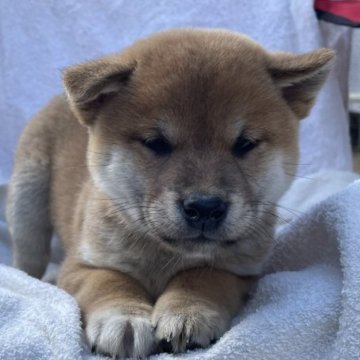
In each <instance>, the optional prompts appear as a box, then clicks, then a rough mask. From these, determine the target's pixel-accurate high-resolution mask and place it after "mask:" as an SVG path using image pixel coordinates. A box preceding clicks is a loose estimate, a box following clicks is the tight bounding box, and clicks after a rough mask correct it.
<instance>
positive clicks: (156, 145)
mask: <svg viewBox="0 0 360 360" xmlns="http://www.w3.org/2000/svg"><path fill="white" fill-rule="evenodd" d="M143 145H144V146H146V147H147V148H148V149H150V150H151V151H152V152H153V153H155V154H156V155H158V156H165V155H169V154H170V153H171V152H172V150H173V149H172V146H171V145H170V144H169V142H168V141H167V140H166V139H164V138H163V137H155V138H149V139H146V140H144V141H143Z"/></svg>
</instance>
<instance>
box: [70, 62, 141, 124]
mask: <svg viewBox="0 0 360 360" xmlns="http://www.w3.org/2000/svg"><path fill="white" fill-rule="evenodd" d="M135 67H136V63H135V62H124V61H121V58H120V57H116V56H112V57H105V58H101V59H98V60H95V61H91V62H88V63H85V64H80V65H75V66H73V67H70V68H69V69H66V70H65V71H64V74H63V81H64V85H65V89H66V92H67V95H68V99H69V102H70V105H71V107H72V109H73V111H74V112H75V114H76V115H77V117H78V118H79V120H80V122H81V123H83V124H85V125H91V124H92V121H93V119H94V118H95V113H96V111H97V110H98V109H99V108H100V107H101V106H102V105H103V103H104V102H105V101H106V100H108V99H109V98H111V97H113V96H114V95H116V94H118V93H119V92H120V91H122V90H124V89H125V88H126V87H127V85H128V82H129V81H130V77H131V75H132V73H133V72H134V70H135Z"/></svg>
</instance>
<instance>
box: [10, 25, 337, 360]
mask: <svg viewBox="0 0 360 360" xmlns="http://www.w3.org/2000/svg"><path fill="white" fill-rule="evenodd" d="M332 58H333V53H332V51H330V50H327V49H321V50H318V51H315V52H312V53H309V54H303V55H292V54H285V53H274V54H272V53H268V52H266V51H265V50H264V49H262V48H261V47H260V46H259V45H257V44H256V43H254V42H252V41H251V40H249V39H248V38H246V37H244V36H242V35H239V34H236V33H231V32H226V31H221V30H174V31H168V32H163V33H159V34H155V35H153V36H152V37H149V38H147V39H144V40H141V41H139V42H137V43H135V44H134V45H133V46H132V47H130V48H128V49H125V50H124V51H123V52H121V53H120V54H115V55H110V56H107V57H103V58H101V59H98V60H95V61H92V62H88V63H85V64H81V65H77V66H74V67H72V68H70V69H68V70H66V71H65V73H64V84H65V88H66V93H67V96H64V95H60V96H58V97H56V98H55V99H53V100H52V102H51V103H50V104H49V105H48V106H47V107H46V108H45V109H44V110H42V111H41V112H40V113H39V114H38V115H37V116H36V117H35V118H34V120H33V121H32V122H30V124H29V125H28V126H27V128H26V129H25V131H24V133H23V135H22V138H21V140H20V144H19V148H18V151H17V157H16V165H15V169H14V174H13V177H12V180H11V184H10V191H9V199H8V207H7V218H8V221H9V225H10V231H11V235H12V238H13V243H14V264H15V266H17V267H19V268H20V269H23V270H25V271H27V272H28V273H29V274H31V275H34V276H37V277H41V276H42V274H43V272H44V270H45V268H46V265H47V261H48V258H49V240H50V236H51V232H52V229H54V230H55V232H56V233H57V235H58V236H59V237H60V239H61V241H62V243H63V245H64V247H65V251H66V259H65V261H64V264H63V265H62V270H61V273H60V276H59V285H60V286H61V287H63V288H64V289H66V290H67V291H68V292H69V293H70V294H72V295H73V296H74V297H75V298H76V299H77V301H78V302H79V305H80V308H81V310H82V314H83V317H84V324H85V331H86V334H87V337H88V340H89V342H90V343H91V345H92V346H94V347H96V348H97V351H99V352H102V353H109V354H111V355H114V356H115V355H117V356H120V357H125V356H135V357H144V356H146V355H148V354H150V353H151V352H153V351H155V349H156V347H157V346H158V344H159V342H160V343H161V344H163V343H164V341H165V343H166V342H167V343H168V344H169V345H171V348H172V350H173V351H175V352H178V351H184V350H185V349H186V348H187V347H191V346H192V345H193V344H192V343H194V344H197V345H200V346H207V345H209V343H210V341H212V340H214V339H216V338H218V337H220V336H221V335H222V334H223V333H224V331H226V329H227V328H228V327H229V324H230V321H231V319H232V317H233V316H234V315H235V314H236V313H237V311H238V310H239V308H240V306H241V303H242V300H241V299H242V297H243V295H244V294H245V293H246V292H247V289H248V284H249V283H250V282H251V281H250V280H247V279H246V278H243V276H248V275H257V274H259V273H260V271H261V269H262V266H263V264H264V262H265V261H266V258H267V256H268V255H269V251H270V249H271V243H272V233H273V224H274V221H275V217H276V215H275V213H274V212H275V206H276V201H277V200H278V199H279V197H280V196H281V195H282V194H283V192H284V191H285V190H286V189H287V188H288V187H289V185H290V183H291V180H292V178H293V175H294V173H295V171H296V163H297V158H298V150H297V137H298V120H299V119H301V118H303V117H305V116H306V115H307V114H308V112H309V111H310V108H311V106H312V104H313V102H314V99H315V96H316V94H317V92H318V91H319V89H320V87H321V85H322V84H323V82H324V81H325V78H326V75H327V73H328V72H329V69H330V65H331V62H332V61H331V60H332ZM160 133H161V135H162V136H164V137H166V138H167V140H168V141H169V142H170V144H171V146H172V152H171V153H170V154H169V155H166V156H158V155H155V154H154V152H152V151H151V150H149V148H147V147H146V146H145V145H144V143H143V141H144V140H146V139H149V138H154V137H159V135H160ZM240 135H241V136H245V137H246V138H247V139H251V140H254V141H255V140H256V141H258V144H257V146H256V147H255V148H254V149H253V150H251V151H249V153H247V154H246V155H244V156H235V155H234V152H233V151H232V149H233V146H234V144H235V142H236V141H237V139H238V137H239V136H240ZM193 193H201V194H211V195H213V196H218V197H221V198H222V199H223V200H224V201H225V202H226V203H227V204H229V210H228V213H227V215H226V218H225V219H224V221H223V223H222V224H221V226H219V227H218V228H216V229H214V230H211V231H210V230H207V228H203V231H202V233H201V234H200V233H199V232H198V231H197V230H194V229H193V228H190V227H189V226H188V225H187V223H186V222H185V220H184V219H183V216H182V215H181V213H180V211H179V201H180V200H181V201H182V200H183V199H185V198H187V197H189V196H190V195H191V194H193ZM198 236H203V237H205V238H206V239H207V240H206V241H198V240H196V239H195V238H197V237H198ZM153 326H154V327H155V331H153Z"/></svg>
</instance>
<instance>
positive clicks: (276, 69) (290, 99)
mask: <svg viewBox="0 0 360 360" xmlns="http://www.w3.org/2000/svg"><path fill="white" fill-rule="evenodd" d="M334 59H335V52H334V51H333V50H331V49H319V50H316V51H313V52H309V53H306V54H302V55H294V54H288V53H270V54H269V57H268V71H269V72H270V75H271V77H272V78H273V80H274V82H275V84H276V85H277V86H278V87H279V88H280V90H281V93H282V96H283V98H284V99H285V101H286V102H287V103H288V105H289V107H290V108H291V110H292V111H293V112H294V114H295V115H296V116H297V117H298V118H299V119H303V118H304V117H306V116H307V115H308V114H309V112H310V110H311V107H312V105H313V104H314V101H315V98H316V95H317V94H318V92H319V90H320V88H321V87H322V85H323V84H324V82H325V80H326V78H327V76H328V74H329V72H330V70H331V68H332V65H333V63H334Z"/></svg>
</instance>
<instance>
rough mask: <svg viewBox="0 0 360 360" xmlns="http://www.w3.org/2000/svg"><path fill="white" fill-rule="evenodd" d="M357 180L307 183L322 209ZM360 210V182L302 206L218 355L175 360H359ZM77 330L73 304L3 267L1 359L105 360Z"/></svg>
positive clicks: (301, 189)
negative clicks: (321, 195) (346, 185)
mask: <svg viewBox="0 0 360 360" xmlns="http://www.w3.org/2000/svg"><path fill="white" fill-rule="evenodd" d="M354 178H358V176H357V175H354V174H349V173H346V174H344V173H338V174H336V173H333V174H332V176H331V177H329V174H327V175H326V174H325V175H324V174H319V175H314V176H310V179H308V180H307V181H309V182H310V183H312V184H313V186H312V188H313V190H312V191H313V193H314V194H316V196H317V197H318V199H319V194H321V192H322V191H323V194H324V196H327V195H329V193H330V192H335V191H336V190H337V189H339V188H340V187H343V186H344V185H345V184H346V183H347V182H351V181H352V180H353V179H354ZM331 179H332V180H331ZM340 179H341V180H340ZM304 181H305V180H303V179H302V180H298V181H297V182H295V184H294V186H293V188H292V189H291V192H293V193H294V194H296V198H297V199H300V198H301V196H306V195H307V196H308V197H309V196H310V192H309V189H310V188H311V186H310V185H309V186H307V187H306V186H304V183H303V182H304ZM331 182H332V185H331ZM329 189H331V191H330V190H329ZM316 190H317V191H316ZM284 203H286V204H287V205H286V206H285V205H281V207H282V209H284V208H285V207H286V208H288V210H289V211H291V210H290V209H289V208H290V207H291V201H289V195H287V200H286V201H285V200H284ZM359 203H360V180H359V181H355V182H354V183H353V184H352V185H350V186H348V187H346V188H345V189H344V190H342V191H340V192H338V193H336V194H335V195H332V196H330V197H329V198H327V199H325V200H323V201H321V202H320V203H317V204H315V205H312V206H311V205H309V206H310V209H308V208H307V207H306V206H303V207H302V206H299V208H300V209H302V211H303V213H301V214H298V215H296V217H295V218H294V217H293V218H292V220H291V222H290V223H289V224H288V225H282V227H281V229H280V231H279V233H278V235H277V238H276V242H275V246H274V248H273V252H272V256H271V257H270V260H269V263H268V265H267V268H266V275H265V276H264V277H263V278H262V279H261V280H260V281H259V283H258V286H257V288H256V289H255V290H254V292H253V294H252V296H251V298H250V300H249V302H248V304H247V305H246V307H245V309H244V311H243V312H242V313H241V314H240V315H239V316H238V317H237V318H236V319H235V320H234V322H233V325H232V327H231V329H230V330H229V331H228V332H226V333H225V335H224V336H223V337H222V338H221V339H220V340H219V341H218V342H217V343H216V344H214V345H213V346H212V347H210V348H208V349H204V350H196V351H191V352H187V353H186V354H182V355H177V356H176V358H179V359H181V358H184V359H194V360H195V359H196V360H197V359H236V360H245V359H246V360H249V359H251V360H289V359H296V360H352V359H354V360H355V359H356V360H358V359H359V358H360V262H359V258H360V221H359V220H360V206H359ZM297 205H299V204H298V203H297ZM291 213H292V214H294V213H293V212H291ZM80 328H81V326H80V320H79V310H78V308H77V305H76V303H75V301H74V300H73V299H72V298H71V297H70V296H69V295H67V294H66V293H65V292H63V291H62V290H60V289H58V288H56V287H55V286H53V285H50V284H47V283H44V282H40V281H38V280H35V279H33V278H30V277H28V276H27V275H25V274H24V273H22V272H20V271H18V270H15V269H12V268H10V267H8V266H4V265H2V266H0V359H6V360H7V359H21V360H23V359H36V360H38V359H66V360H67V359H78V358H84V359H92V360H95V359H101V358H102V357H100V356H93V355H91V354H90V351H89V349H88V348H87V347H83V350H81V349H82V341H81V331H80ZM153 358H154V359H159V360H168V359H173V358H175V357H174V355H171V354H160V355H156V356H154V357H153Z"/></svg>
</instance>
